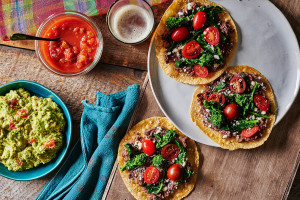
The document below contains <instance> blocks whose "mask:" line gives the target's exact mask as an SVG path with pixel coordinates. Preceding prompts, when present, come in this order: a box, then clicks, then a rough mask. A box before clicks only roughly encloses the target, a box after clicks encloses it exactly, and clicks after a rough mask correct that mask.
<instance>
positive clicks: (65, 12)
mask: <svg viewBox="0 0 300 200" xmlns="http://www.w3.org/2000/svg"><path fill="white" fill-rule="evenodd" d="M61 15H74V16H77V17H79V18H81V19H83V20H85V21H87V23H88V24H89V25H90V26H91V27H93V28H94V29H95V32H96V34H97V37H98V38H97V39H98V47H97V51H96V53H95V57H94V60H93V62H91V63H90V65H89V66H87V67H86V68H85V69H83V70H82V71H79V72H76V73H69V74H68V73H62V72H59V71H57V70H55V69H53V68H52V67H51V66H50V65H48V64H47V62H46V61H45V60H44V58H43V56H42V54H41V51H40V48H41V47H40V45H39V42H40V41H38V40H36V41H35V43H34V46H35V52H36V55H37V57H38V58H39V60H40V62H41V63H42V64H43V66H44V67H45V68H46V69H47V70H48V71H50V72H52V73H54V74H56V75H58V76H62V77H76V76H80V75H84V74H87V73H89V72H90V71H92V70H93V69H94V68H95V67H96V65H97V64H98V63H99V61H100V59H101V57H102V54H103V50H104V48H103V47H104V44H103V35H102V32H101V30H100V28H99V26H98V25H97V23H96V22H95V21H94V20H93V19H92V18H90V17H89V16H87V15H85V14H84V13H81V12H78V11H74V10H63V11H59V12H55V13H53V14H51V15H49V16H48V17H47V18H46V19H45V20H44V21H43V22H42V23H41V25H40V26H39V27H38V30H37V32H36V35H35V36H37V37H41V33H42V31H43V30H44V28H45V26H46V25H47V24H48V23H49V22H51V20H53V19H55V18H56V17H59V16H61Z"/></svg>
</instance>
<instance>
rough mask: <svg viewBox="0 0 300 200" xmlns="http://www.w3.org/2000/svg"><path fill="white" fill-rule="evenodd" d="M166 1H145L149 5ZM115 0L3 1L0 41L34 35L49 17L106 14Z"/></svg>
mask: <svg viewBox="0 0 300 200" xmlns="http://www.w3.org/2000/svg"><path fill="white" fill-rule="evenodd" d="M164 1H166V0H147V2H148V3H149V4H150V5H153V4H158V3H162V2H164ZM113 2H115V0H79V1H73V0H51V1H49V0H14V1H9V0H7V1H6V0H4V1H0V40H1V39H3V40H7V39H8V37H7V36H10V35H12V34H13V33H26V34H35V33H36V31H37V28H38V27H39V25H40V24H41V23H42V22H43V21H44V20H45V19H46V18H47V17H49V16H50V15H52V14H53V13H56V12H61V11H64V10H75V11H79V12H82V13H84V14H86V15H89V16H93V15H101V14H106V12H107V11H108V9H109V7H110V5H111V4H112V3H113Z"/></svg>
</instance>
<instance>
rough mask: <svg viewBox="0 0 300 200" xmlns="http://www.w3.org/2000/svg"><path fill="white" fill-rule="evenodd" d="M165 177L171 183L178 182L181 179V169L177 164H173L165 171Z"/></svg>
mask: <svg viewBox="0 0 300 200" xmlns="http://www.w3.org/2000/svg"><path fill="white" fill-rule="evenodd" d="M167 176H168V178H169V179H171V180H172V181H180V180H181V179H182V177H183V168H182V166H181V165H179V164H173V165H171V167H169V169H168V171H167Z"/></svg>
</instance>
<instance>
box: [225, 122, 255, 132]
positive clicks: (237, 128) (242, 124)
mask: <svg viewBox="0 0 300 200" xmlns="http://www.w3.org/2000/svg"><path fill="white" fill-rule="evenodd" d="M258 122H259V121H258V120H252V121H248V120H240V121H236V123H235V124H234V125H232V126H231V127H230V128H231V130H233V131H242V130H244V129H247V128H251V127H253V126H257V124H258Z"/></svg>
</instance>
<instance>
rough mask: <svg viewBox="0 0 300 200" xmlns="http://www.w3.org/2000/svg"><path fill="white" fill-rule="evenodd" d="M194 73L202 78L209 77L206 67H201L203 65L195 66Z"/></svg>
mask: <svg viewBox="0 0 300 200" xmlns="http://www.w3.org/2000/svg"><path fill="white" fill-rule="evenodd" d="M194 72H195V74H196V75H197V76H199V77H201V78H205V77H207V75H208V70H207V68H206V67H205V66H201V65H195V66H194Z"/></svg>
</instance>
